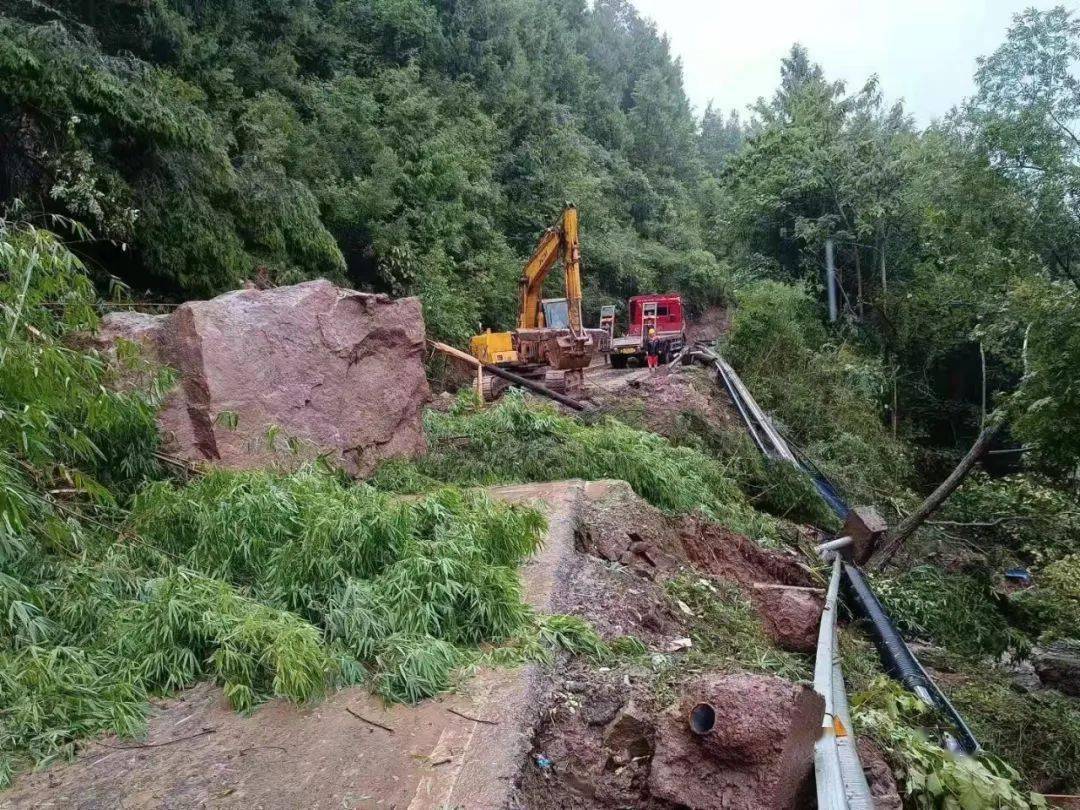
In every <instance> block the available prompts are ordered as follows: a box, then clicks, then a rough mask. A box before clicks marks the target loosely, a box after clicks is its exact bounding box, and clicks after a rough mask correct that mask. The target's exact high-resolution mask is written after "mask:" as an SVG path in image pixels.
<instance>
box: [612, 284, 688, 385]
mask: <svg viewBox="0 0 1080 810" xmlns="http://www.w3.org/2000/svg"><path fill="white" fill-rule="evenodd" d="M627 312H628V315H629V323H628V324H627V329H626V334H625V335H623V336H622V337H617V338H613V339H612V341H611V354H610V357H611V365H613V366H614V367H615V368H625V367H626V364H627V362H628V361H629V360H630V359H631V358H634V359H636V360H638V362H644V359H645V338H646V337H647V336H648V334H649V329H655V330H656V337H657V339H658V340H659V341H660V345H661V349H660V357H661V360H662V361H664V362H667V360H669V359H670V358H671V357H673V356H674V355H675V353H676V352H678V351H679V350H680V349H682V347H683V346H685V345H686V321H685V320H684V318H683V301H682V297H681V296H680V295H678V294H677V293H664V294H654V295H635V296H634V297H633V298H631V299H630V301H629V302H628V306H627Z"/></svg>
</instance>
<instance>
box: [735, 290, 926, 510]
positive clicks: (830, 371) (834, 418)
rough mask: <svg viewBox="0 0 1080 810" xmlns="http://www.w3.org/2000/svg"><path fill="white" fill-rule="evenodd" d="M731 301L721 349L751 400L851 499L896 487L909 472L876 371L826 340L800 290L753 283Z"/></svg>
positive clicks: (872, 497) (849, 349)
mask: <svg viewBox="0 0 1080 810" xmlns="http://www.w3.org/2000/svg"><path fill="white" fill-rule="evenodd" d="M738 299H739V308H738V309H737V310H736V312H735V316H734V318H733V319H732V325H731V331H730V333H729V335H728V337H727V341H726V343H725V346H724V351H725V355H726V356H727V357H728V359H729V360H730V361H731V362H732V364H733V365H734V366H735V367H736V368H737V369H738V370H739V373H740V375H741V376H742V378H743V380H744V381H745V382H746V384H747V386H748V387H749V388H750V390H751V391H753V393H754V398H755V399H756V400H757V401H758V403H759V404H760V405H761V406H762V407H763V408H765V409H766V410H767V411H768V412H769V413H770V414H772V415H774V416H775V417H776V418H777V419H778V420H779V422H780V424H781V425H782V426H783V427H784V428H786V429H787V431H788V432H790V434H791V438H792V439H794V440H795V441H796V442H797V443H799V444H802V445H804V446H806V447H807V451H808V454H809V455H810V457H811V458H812V459H813V460H814V461H815V462H816V463H818V464H820V465H821V466H822V467H823V468H824V470H825V471H826V472H827V473H828V474H829V476H830V478H832V479H834V480H835V481H837V482H838V483H839V484H840V485H841V486H842V487H844V489H845V490H846V491H847V493H848V495H849V497H850V498H851V499H852V500H853V501H860V502H873V501H875V500H877V499H878V497H879V496H878V493H889V494H893V493H895V492H896V491H897V490H902V489H903V488H904V486H905V485H906V484H907V482H908V481H909V480H910V479H911V478H912V477H913V470H912V467H911V462H910V460H909V459H908V457H907V455H906V453H905V451H904V448H903V447H902V445H900V443H899V442H897V441H895V440H893V439H892V438H890V437H889V436H887V435H886V433H885V429H884V425H883V424H882V420H881V418H880V416H879V414H880V407H881V399H882V395H883V388H884V375H883V373H882V370H881V368H880V367H879V366H878V365H877V364H876V363H875V362H874V361H872V360H870V359H868V358H867V357H866V356H865V355H863V354H861V353H860V352H859V351H857V349H856V348H855V347H852V346H849V345H847V344H841V345H838V346H837V345H833V344H831V343H828V342H827V341H826V335H825V331H824V329H823V328H822V326H821V324H820V322H819V320H818V318H817V314H816V310H815V306H814V303H813V301H812V299H811V298H810V297H809V295H808V293H807V291H806V290H805V289H804V288H802V287H799V286H792V285H788V284H782V283H780V282H776V281H760V282H756V283H753V284H750V285H748V286H747V287H745V288H743V289H741V290H740V291H739V295H738Z"/></svg>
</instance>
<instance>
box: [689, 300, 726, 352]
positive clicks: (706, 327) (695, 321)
mask: <svg viewBox="0 0 1080 810" xmlns="http://www.w3.org/2000/svg"><path fill="white" fill-rule="evenodd" d="M730 328H731V312H730V311H729V310H728V309H727V308H726V307H709V308H708V309H706V310H705V311H704V312H702V313H701V314H700V315H698V316H697V317H696V318H692V319H691V320H690V322H689V323H687V324H686V335H687V337H688V338H689V339H690V340H692V341H697V342H700V343H712V342H713V341H714V340H716V339H718V338H721V337H723V336H724V335H726V334H727V333H728V329H730Z"/></svg>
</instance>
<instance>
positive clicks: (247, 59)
mask: <svg viewBox="0 0 1080 810" xmlns="http://www.w3.org/2000/svg"><path fill="white" fill-rule="evenodd" d="M1078 53H1080V33H1078V23H1077V22H1076V21H1075V20H1074V19H1073V18H1072V17H1071V16H1070V15H1069V14H1067V13H1066V12H1065V11H1063V10H1060V9H1059V10H1054V11H1050V12H1046V13H1036V12H1028V13H1024V14H1022V15H1020V16H1018V17H1017V18H1016V21H1015V24H1014V25H1013V27H1012V28H1011V29H1010V31H1009V32H1008V37H1007V40H1006V41H1005V42H1004V44H1003V45H1002V46H1001V47H1000V48H999V49H998V50H997V51H996V52H994V53H993V54H991V55H989V56H987V57H986V58H984V59H983V60H981V61H980V63H979V65H978V68H977V73H976V79H977V86H978V92H977V93H976V95H975V96H974V97H973V98H971V99H969V100H967V101H964V102H963V103H962V104H961V105H960V106H959V107H958V108H956V109H955V110H954V112H953V113H952V114H950V115H949V116H947V117H946V118H945V119H944V120H942V121H939V122H936V123H934V124H933V125H931V126H930V127H928V128H926V129H924V130H920V129H919V128H917V127H916V126H915V125H914V124H913V122H912V120H911V118H910V117H909V116H908V115H906V114H905V112H904V109H903V107H902V105H901V104H895V105H889V104H888V103H887V102H886V101H885V94H884V89H883V88H881V87H879V86H878V83H877V81H876V80H875V79H874V78H870V79H869V80H868V81H867V83H866V85H865V86H863V87H861V88H855V89H851V88H846V87H844V86H843V85H842V84H841V83H838V82H832V81H829V80H828V78H827V76H826V74H825V72H824V70H823V69H822V67H820V66H818V65H816V64H814V63H813V62H812V60H811V58H810V55H808V54H807V52H806V51H805V50H804V49H802V48H801V47H799V46H797V45H796V46H794V47H793V48H792V51H791V54H790V56H789V57H788V58H786V59H785V60H784V61H783V63H782V64H781V65H779V66H778V67H779V75H780V83H779V87H778V88H777V90H776V93H775V95H774V96H773V97H772V98H771V99H763V100H761V101H760V102H759V103H758V104H757V105H756V106H755V107H754V109H753V110H752V111H750V113H749V114H747V115H744V116H742V117H740V115H739V114H738V113H736V112H732V113H730V114H723V113H721V112H720V111H717V110H714V109H711V108H710V109H707V110H705V111H704V114H703V115H702V116H701V118H698V117H696V115H695V112H694V110H693V109H692V107H691V105H690V104H689V102H688V100H687V97H686V95H685V93H684V91H683V88H682V80H681V69H680V65H679V63H678V61H677V60H676V59H674V58H673V56H672V54H671V51H670V47H669V44H668V42H667V41H666V39H665V38H664V37H663V36H661V35H660V34H659V33H658V32H657V30H656V28H655V27H654V26H653V24H651V23H650V22H648V21H647V20H644V19H642V18H641V17H640V16H639V15H638V14H637V13H636V12H635V10H634V8H633V6H632V5H631V4H630V3H628V2H625V0H600V1H599V2H596V3H595V4H592V6H590V5H588V4H586V3H585V2H584V0H558V2H548V3H542V2H539V0H515V1H514V2H504V1H503V0H475V1H470V2H433V1H432V0H353V1H352V2H333V3H328V2H313V1H310V0H295V2H293V1H285V0H283V1H282V2H275V3H270V4H266V3H258V2H233V1H230V2H209V3H193V4H187V3H182V2H172V1H169V0H154V2H148V3H140V4H132V3H127V2H119V1H117V2H109V1H108V0H95V2H90V3H87V2H82V1H81V0H80V2H70V3H68V2H63V1H61V2H54V3H51V4H45V3H38V2H29V1H27V2H23V0H15V2H13V3H11V4H9V9H8V10H7V12H6V14H5V16H4V17H2V18H0V71H2V74H3V76H4V83H3V90H2V91H0V121H2V122H3V126H2V128H0V138H2V141H0V200H2V201H3V204H4V205H5V210H6V211H7V214H6V216H8V217H9V218H10V217H40V216H41V215H47V214H62V215H64V216H66V217H70V218H72V219H74V220H77V221H78V222H79V223H81V224H82V225H83V226H85V227H86V228H87V229H88V230H89V234H86V235H84V236H83V237H81V238H79V239H77V240H75V245H74V247H75V249H76V250H77V252H78V254H79V255H80V256H81V257H82V258H83V260H84V261H86V262H87V263H88V265H89V266H90V267H91V268H92V270H93V271H94V272H95V274H96V275H97V277H98V280H99V283H100V284H102V285H107V284H108V283H109V281H110V280H111V279H117V280H119V281H121V282H122V283H123V284H125V285H127V286H128V287H129V288H130V289H131V290H134V291H135V292H136V294H141V293H143V292H144V291H150V294H151V296H152V297H157V298H160V297H162V296H166V297H181V296H197V295H209V294H214V293H217V292H221V291H224V290H227V289H230V288H234V287H236V286H237V285H238V284H239V283H240V282H241V281H243V280H244V279H247V278H251V277H253V276H255V275H256V274H263V275H265V276H267V277H268V278H269V279H270V280H271V281H272V282H274V283H288V282H290V281H295V280H298V279H302V278H310V277H316V276H327V277H329V278H332V279H335V280H340V281H342V282H345V283H348V284H351V285H353V286H356V287H358V288H362V289H374V290H380V291H388V292H392V293H395V294H403V293H415V294H419V295H421V296H422V297H423V300H424V304H425V311H426V314H427V320H428V324H429V328H430V330H431V331H432V332H433V333H434V334H436V335H439V336H442V337H444V338H448V339H450V340H452V341H458V342H461V341H463V340H464V339H466V338H467V337H468V335H470V334H472V333H473V332H474V331H475V328H476V326H477V324H480V323H482V324H484V325H501V324H506V323H508V322H509V321H510V320H511V318H512V316H513V312H514V303H515V289H516V281H517V277H518V273H519V268H520V265H521V262H522V259H523V257H524V256H526V255H527V254H528V253H529V251H530V250H531V248H532V246H533V244H534V242H535V239H536V237H537V234H538V233H539V232H540V230H541V229H542V228H544V227H546V225H547V224H549V222H550V221H551V220H553V218H554V216H555V215H556V213H557V212H558V209H559V207H560V206H561V204H562V203H563V201H565V200H571V201H573V202H575V203H576V204H577V205H578V206H579V207H580V209H581V211H582V223H583V224H582V228H583V233H584V240H583V251H584V261H585V276H586V284H587V298H586V304H587V312H588V313H594V312H595V311H596V310H597V308H598V306H599V305H600V304H601V303H609V302H619V301H623V300H624V299H625V297H626V296H627V295H628V294H634V293H639V292H649V291H655V290H658V289H662V288H674V289H678V290H681V291H683V292H685V293H687V294H688V296H689V299H690V301H691V302H692V305H693V306H696V307H698V308H703V307H705V306H708V305H710V304H713V303H726V302H730V301H731V299H732V298H733V295H734V289H735V286H736V281H738V280H745V279H750V278H770V279H775V280H778V281H782V282H784V283H787V284H795V285H801V284H806V285H808V287H807V290H808V294H809V295H810V297H811V300H812V301H818V300H819V299H821V297H822V288H823V284H822V273H821V267H822V265H823V251H824V239H825V237H827V236H832V237H833V239H834V240H835V241H836V244H837V252H838V262H839V265H840V268H841V274H842V276H841V281H842V287H843V304H844V307H843V309H844V313H845V317H844V323H843V326H842V328H840V329H838V330H835V331H834V333H833V337H834V338H837V339H840V340H846V341H852V342H853V343H856V344H858V345H859V347H860V348H861V349H862V350H863V351H862V355H863V356H865V357H868V358H870V357H872V358H877V359H876V360H874V361H873V362H872V363H870V364H869V365H868V366H867V367H866V368H865V369H864V370H865V371H866V373H867V374H868V375H870V377H869V378H868V379H867V380H866V382H867V384H869V385H873V386H876V387H877V388H878V389H879V390H878V391H877V392H876V393H877V396H878V397H879V398H880V399H881V400H882V402H883V403H888V404H889V406H890V408H891V407H893V402H892V400H893V399H894V398H895V409H896V413H895V415H894V416H895V418H896V419H897V422H898V426H899V428H900V430H903V431H906V432H908V433H909V434H914V435H920V436H923V437H924V438H926V437H928V438H930V439H931V440H933V441H934V442H935V443H937V444H941V445H946V446H953V445H959V444H962V443H963V442H964V441H965V440H966V439H967V438H969V437H970V435H971V434H972V432H973V430H974V428H975V427H976V423H977V422H978V421H979V420H980V419H981V417H982V411H983V405H984V397H983V395H982V375H981V374H980V359H982V361H984V362H985V365H986V385H987V389H988V392H987V394H986V397H985V400H986V408H988V409H990V410H992V409H993V408H994V407H997V406H1007V407H1010V408H1012V409H1013V413H1014V415H1015V420H1014V422H1013V430H1014V431H1015V433H1016V436H1017V438H1018V439H1019V440H1020V441H1022V442H1025V443H1030V444H1033V445H1035V446H1036V448H1037V450H1038V451H1039V452H1040V453H1041V454H1042V456H1043V460H1044V461H1046V462H1047V463H1052V464H1056V465H1061V466H1065V467H1069V466H1070V465H1071V464H1072V463H1073V459H1074V458H1075V454H1076V453H1077V451H1078V450H1080V433H1078V431H1080V428H1078V426H1077V420H1076V418H1075V414H1076V413H1077V412H1080V402H1078V400H1077V397H1078V396H1080V394H1078V392H1077V391H1076V390H1075V386H1071V385H1070V383H1071V382H1072V380H1071V377H1072V375H1071V374H1070V373H1069V372H1068V370H1069V369H1070V368H1072V367H1075V363H1076V361H1077V351H1078V348H1077V345H1076V339H1077V338H1076V335H1077V333H1078V331H1080V330H1078V329H1077V328H1076V327H1077V324H1078V320H1077V318H1078V317H1080V315H1078V309H1077V308H1078V301H1077V284H1078V276H1080V271H1078V270H1077V261H1078V259H1077V256H1076V254H1077V253H1078V251H1077V238H1078V234H1080V227H1078V221H1077V214H1078V212H1077V208H1076V205H1077V203H1076V199H1077V198H1076V191H1077V188H1076V186H1077V183H1078V182H1080V175H1078V173H1077V169H1078V166H1077V160H1078V159H1080V141H1078V139H1077V137H1076V135H1075V132H1074V130H1073V129H1072V128H1070V127H1071V126H1072V122H1073V120H1074V119H1075V118H1076V116H1077V115H1078V113H1080V90H1078V89H1077V88H1076V87H1075V86H1074V82H1073V80H1072V78H1071V76H1070V74H1069V73H1068V71H1067V70H1064V69H1063V68H1062V66H1063V65H1070V64H1073V63H1074V62H1075V60H1076V58H1077V55H1078ZM718 81H722V77H719V78H718ZM1025 347H1026V349H1025ZM1022 349H1024V351H1022ZM1025 358H1026V362H1027V364H1028V365H1027V372H1026V373H1025V370H1024V368H1023V362H1024V361H1025ZM894 389H895V390H894ZM1003 394H1005V395H1007V396H1004V397H1003V396H1002V395H1003ZM1051 437H1052V441H1048V439H1051Z"/></svg>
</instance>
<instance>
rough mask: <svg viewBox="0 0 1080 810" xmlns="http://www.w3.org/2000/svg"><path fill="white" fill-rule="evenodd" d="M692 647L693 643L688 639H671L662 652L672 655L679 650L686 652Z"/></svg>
mask: <svg viewBox="0 0 1080 810" xmlns="http://www.w3.org/2000/svg"><path fill="white" fill-rule="evenodd" d="M693 646H694V642H693V641H691V640H690V639H688V638H673V639H672V640H671V641H669V642H668V644H667V646H666V647H665V648H664V652H669V653H674V652H678V651H679V650H686V649H689V648H690V647H693Z"/></svg>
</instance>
